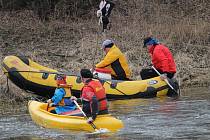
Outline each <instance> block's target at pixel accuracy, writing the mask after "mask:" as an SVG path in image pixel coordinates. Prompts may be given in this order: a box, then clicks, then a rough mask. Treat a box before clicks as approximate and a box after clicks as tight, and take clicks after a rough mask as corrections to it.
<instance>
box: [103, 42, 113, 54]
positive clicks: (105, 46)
mask: <svg viewBox="0 0 210 140" xmlns="http://www.w3.org/2000/svg"><path fill="white" fill-rule="evenodd" d="M113 45H114V42H113V41H112V40H110V39H106V40H104V42H103V43H102V49H103V50H104V51H105V53H106V54H107V53H108V51H109V50H110V48H111V47H112V46H113Z"/></svg>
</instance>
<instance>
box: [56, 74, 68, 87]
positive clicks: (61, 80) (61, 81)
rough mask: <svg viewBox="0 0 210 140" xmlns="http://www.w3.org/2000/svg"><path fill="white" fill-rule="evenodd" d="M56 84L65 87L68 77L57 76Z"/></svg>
mask: <svg viewBox="0 0 210 140" xmlns="http://www.w3.org/2000/svg"><path fill="white" fill-rule="evenodd" d="M56 82H57V85H58V86H65V85H66V84H67V83H66V75H57V76H56Z"/></svg>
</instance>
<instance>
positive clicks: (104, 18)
mask: <svg viewBox="0 0 210 140" xmlns="http://www.w3.org/2000/svg"><path fill="white" fill-rule="evenodd" d="M102 23H103V31H104V29H107V25H108V24H109V18H108V16H103V17H102Z"/></svg>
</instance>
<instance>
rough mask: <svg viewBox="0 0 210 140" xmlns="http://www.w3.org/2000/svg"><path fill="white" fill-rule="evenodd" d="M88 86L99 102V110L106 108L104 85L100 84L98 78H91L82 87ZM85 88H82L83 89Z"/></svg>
mask: <svg viewBox="0 0 210 140" xmlns="http://www.w3.org/2000/svg"><path fill="white" fill-rule="evenodd" d="M86 86H87V87H90V88H91V89H93V91H94V93H95V96H96V98H97V100H98V102H99V111H103V110H107V109H108V105H107V99H106V93H105V89H104V87H103V86H102V85H101V83H100V82H99V81H98V80H91V81H90V82H89V83H88V84H87V85H85V86H84V87H86ZM85 89H87V88H83V90H85Z"/></svg>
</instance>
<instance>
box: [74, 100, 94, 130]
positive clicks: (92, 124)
mask: <svg viewBox="0 0 210 140" xmlns="http://www.w3.org/2000/svg"><path fill="white" fill-rule="evenodd" d="M73 101H74V103H75V105H76V106H77V107H78V108H79V110H80V111H81V112H82V114H83V115H84V116H85V118H86V119H88V117H87V115H86V114H85V112H84V111H83V110H82V108H81V107H80V106H79V105H78V103H77V101H75V100H73ZM90 125H91V126H92V127H93V129H94V130H95V131H97V128H96V126H95V124H94V123H93V122H91V123H90Z"/></svg>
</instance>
